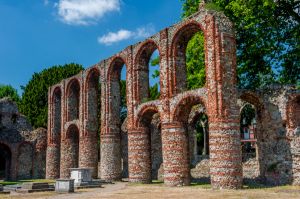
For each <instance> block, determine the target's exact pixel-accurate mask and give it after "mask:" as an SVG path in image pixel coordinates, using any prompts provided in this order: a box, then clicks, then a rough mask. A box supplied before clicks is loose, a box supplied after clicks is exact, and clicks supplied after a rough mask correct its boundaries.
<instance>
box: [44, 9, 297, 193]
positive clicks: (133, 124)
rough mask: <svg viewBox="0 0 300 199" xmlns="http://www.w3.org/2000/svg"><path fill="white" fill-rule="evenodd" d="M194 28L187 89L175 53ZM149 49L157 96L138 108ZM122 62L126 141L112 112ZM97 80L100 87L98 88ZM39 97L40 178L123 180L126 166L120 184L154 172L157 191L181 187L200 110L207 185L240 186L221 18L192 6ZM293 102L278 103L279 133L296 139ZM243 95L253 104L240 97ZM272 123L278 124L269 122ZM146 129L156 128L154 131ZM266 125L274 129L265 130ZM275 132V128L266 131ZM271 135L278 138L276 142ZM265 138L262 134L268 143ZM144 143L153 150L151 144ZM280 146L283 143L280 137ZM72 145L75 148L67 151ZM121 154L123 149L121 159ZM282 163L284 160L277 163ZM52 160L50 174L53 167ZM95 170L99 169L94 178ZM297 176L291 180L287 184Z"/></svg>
mask: <svg viewBox="0 0 300 199" xmlns="http://www.w3.org/2000/svg"><path fill="white" fill-rule="evenodd" d="M198 31H203V33H204V37H205V65H206V85H205V86H204V87H203V88H200V89H195V90H190V91H187V88H186V66H185V50H186V46H187V43H188V41H189V40H190V39H191V38H192V36H193V35H194V34H195V33H196V32H198ZM155 49H157V50H158V51H159V56H160V63H159V65H160V98H159V99H158V100H155V101H150V102H144V101H147V99H148V98H149V83H148V68H147V65H148V63H149V59H150V56H151V54H152V53H153V52H154V50H155ZM124 65H125V66H126V80H127V81H126V101H127V112H128V117H127V121H126V124H127V127H126V132H127V136H124V134H123V133H121V120H120V116H119V113H120V103H121V98H120V84H119V82H120V75H121V74H120V73H121V69H122V67H123V66H124ZM98 83H101V88H99V84H98ZM99 90H101V94H100V95H101V98H100V99H101V119H100V122H99V121H98V117H97V116H98V115H99V114H98V113H97V111H96V110H98V109H99V106H98V104H97V103H96V102H97V101H98V96H99V93H97V91H99ZM48 96H49V117H48V118H49V121H48V124H49V125H48V155H47V177H48V178H57V177H66V176H68V175H67V169H68V168H70V167H74V166H79V167H83V166H84V167H87V166H88V167H91V168H93V169H94V171H95V174H96V173H98V174H100V176H99V177H101V178H102V179H105V180H118V179H120V178H121V176H122V175H123V176H127V165H128V175H129V181H130V182H143V183H150V182H151V179H153V178H155V175H158V177H159V176H160V175H161V174H156V172H158V173H163V180H164V183H165V184H167V185H171V186H180V185H189V184H190V181H191V178H190V163H191V161H192V162H193V161H194V160H191V159H192V158H193V157H192V156H191V146H190V144H189V142H190V140H191V136H189V133H188V131H189V128H190V127H189V126H190V125H189V116H190V113H191V110H192V108H193V107H194V106H195V105H198V104H201V105H202V106H203V107H204V109H205V113H206V115H207V116H208V118H209V119H208V123H209V157H210V159H209V161H207V160H206V161H207V162H209V163H210V166H209V168H210V169H209V170H210V175H209V176H210V178H211V183H212V187H213V188H220V189H223V188H225V189H226V188H228V189H232V188H233V189H237V188H241V186H242V177H243V169H242V165H243V164H242V151H241V137H240V112H239V104H238V97H240V98H242V97H241V96H240V93H238V91H237V86H236V44H235V33H234V29H233V24H232V23H231V22H230V21H229V20H228V19H227V18H226V17H225V16H224V14H223V13H218V12H216V11H212V10H205V9H204V8H203V6H202V7H200V10H199V12H197V13H195V14H194V15H192V16H190V17H189V18H187V19H186V20H183V21H181V22H179V23H177V24H175V25H173V26H171V27H168V28H166V29H164V30H162V31H160V32H159V33H157V34H155V35H153V36H151V37H150V38H148V39H146V40H145V41H143V42H140V43H137V44H135V45H132V46H129V47H127V48H126V49H124V50H123V51H121V52H119V53H117V54H116V55H113V56H112V57H110V58H108V59H106V60H103V61H101V62H100V63H98V64H96V65H94V66H92V67H91V68H89V69H87V70H85V71H83V72H81V73H79V74H78V75H76V76H74V77H71V78H68V79H66V80H63V81H62V82H61V83H59V84H57V85H54V86H52V87H51V88H49V94H48ZM297 96H298V95H297ZM296 98H297V97H292V98H291V99H290V100H289V103H288V104H289V105H287V106H288V107H290V108H287V111H290V112H289V113H288V115H289V118H291V119H290V120H289V121H290V123H288V128H289V130H288V132H289V134H291V135H293V136H296V135H295V134H296V133H294V132H296V131H297V130H296V128H297V125H298V126H299V122H298V120H299V117H298V116H295V115H294V114H299V111H298V112H297V111H296V113H295V112H294V111H293V108H291V107H294V106H297V107H298V105H297V104H298V101H297V100H296V101H295V99H296ZM245 99H246V101H247V99H249V100H253V98H251V97H250V98H248V97H247V95H246V97H245ZM245 99H244V98H242V100H245ZM297 99H298V98H297ZM255 103H256V101H255ZM255 105H257V104H255ZM283 107H285V106H284V105H283ZM258 108H261V106H259V107H258ZM297 110H298V109H297ZM95 111H96V112H95ZM155 117H157V118H159V121H160V122H159V124H158V123H156V124H155V122H154V120H153V118H155ZM270 117H273V116H272V115H271V116H270ZM275 120H276V119H275ZM276 121H277V122H278V121H279V118H278V120H276ZM297 122H298V123H297ZM153 124H155V125H156V127H155V128H154V126H153ZM70 126H73V127H74V128H75V127H76V128H77V131H76V133H75V134H76V135H77V134H79V135H78V139H79V140H77V139H76V142H75V141H74V139H68V137H69V138H71V137H72V136H74V135H73V134H74V132H75V131H69V128H70ZM99 126H101V135H100V165H99V166H97V162H98V161H99V159H98V150H96V148H95V147H96V141H95V140H99V138H98V137H97V130H98V129H99ZM268 127H270V128H273V129H274V128H275V127H271V125H270V126H268ZM277 127H278V128H277ZM280 128H281V127H279V126H276V129H280ZM123 129H124V128H123ZM155 129H160V130H155ZM261 131H263V129H261ZM70 132H72V133H70ZM123 132H125V131H124V130H123ZM270 136H271V135H270ZM273 137H274V139H279V140H280V142H285V141H284V139H281V138H279V137H278V136H277V137H276V136H273ZM273 137H272V136H271V138H272V139H273ZM127 139H128V143H126V142H127ZM259 139H260V138H259ZM262 139H264V140H266V138H262ZM124 140H125V141H124ZM293 140H294V142H293V143H294V145H295V146H297V145H298V144H297V143H299V142H298V141H296V140H297V139H293ZM153 141H154V142H156V143H157V145H153V144H152V142H153ZM160 142H161V144H160ZM286 142H287V143H289V142H288V141H287V140H286ZM72 143H73V144H72ZM74 143H76V147H75V148H76V150H73V148H72V147H73V146H74ZM78 143H79V144H78ZM265 144H266V145H268V144H269V143H268V142H267V143H264V142H263V143H261V146H258V148H259V151H262V150H261V149H260V148H262V146H264V145H265ZM77 145H79V149H78V150H77V147H78V146H77ZM71 146H72V147H71ZM70 147H71V148H72V150H70ZM127 147H128V149H127ZM266 148H268V147H266ZM98 149H99V148H98ZM272 149H273V150H275V149H274V148H272ZM122 150H123V152H121V151H122ZM124 150H128V153H126V152H124ZM59 151H60V153H59ZM77 151H78V152H77ZM272 153H273V152H271V151H270V152H269V154H270V155H267V156H264V158H267V157H268V156H271V155H272ZM296 154H297V153H295V155H294V156H293V158H294V160H297V158H298V156H297V155H296ZM160 155H161V157H160ZM59 156H60V157H59ZM127 157H128V160H127ZM280 157H282V158H283V156H280ZM270 158H271V157H270ZM122 159H123V161H122ZM200 159H201V158H200ZM162 160H163V162H162ZM195 160H196V159H195ZM290 160H291V159H290ZM202 161H203V160H202ZM127 162H128V164H127ZM260 162H261V158H259V169H260V173H262V171H264V170H263V169H262V168H264V167H265V166H262V165H261V163H260ZM287 162H288V160H287V159H285V160H284V161H283V162H282V164H285V163H287ZM58 164H60V176H58V172H57V171H54V170H53V168H57V167H58ZM195 164H197V163H196V162H195ZM162 165H163V166H162ZM293 165H294V170H293V172H294V173H296V171H297V170H298V167H299V165H298V166H296V164H293ZM98 168H99V169H100V171H98V172H96V171H97V169H98ZM255 168H257V167H255ZM122 169H123V171H122ZM291 169H292V168H291ZM290 171H291V170H290ZM248 173H249V172H248ZM260 175H261V174H260ZM206 177H208V176H206ZM159 178H161V177H159ZM296 179H297V180H296ZM298 180H299V179H298V178H296V175H295V181H298Z"/></svg>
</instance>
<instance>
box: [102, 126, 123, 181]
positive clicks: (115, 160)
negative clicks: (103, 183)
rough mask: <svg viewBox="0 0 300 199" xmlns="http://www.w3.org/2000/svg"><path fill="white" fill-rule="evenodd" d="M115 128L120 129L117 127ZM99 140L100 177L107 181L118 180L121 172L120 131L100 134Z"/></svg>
mask: <svg viewBox="0 0 300 199" xmlns="http://www.w3.org/2000/svg"><path fill="white" fill-rule="evenodd" d="M111 130H112V129H111ZM115 130H116V131H117V132H119V131H120V129H119V128H117V129H115ZM116 131H114V132H116ZM110 132H112V131H110ZM100 140H101V144H100V147H101V150H100V151H101V166H100V167H101V179H103V180H107V181H115V180H120V179H121V174H122V169H121V168H122V167H121V141H120V133H109V134H102V135H101V138H100Z"/></svg>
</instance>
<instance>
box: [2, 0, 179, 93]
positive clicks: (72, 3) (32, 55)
mask: <svg viewBox="0 0 300 199" xmlns="http://www.w3.org/2000/svg"><path fill="white" fill-rule="evenodd" d="M180 14H181V2H180V0H0V16H1V17H0V69H1V70H0V84H10V85H12V86H13V87H14V88H16V89H18V92H19V93H21V90H20V86H21V85H26V84H27V82H28V81H29V79H30V78H31V76H32V74H33V73H34V72H39V71H41V70H43V69H44V68H48V67H50V66H52V65H58V64H61V65H62V64H65V63H70V62H75V63H79V64H82V65H83V66H84V67H85V68H87V67H89V66H91V65H93V64H95V63H97V62H99V61H100V60H102V59H105V58H107V57H110V56H111V55H113V54H114V53H117V52H118V51H120V50H122V49H124V48H125V47H127V46H128V45H131V44H134V43H136V42H138V41H141V40H143V39H144V38H146V37H148V36H150V35H152V34H155V33H156V32H158V31H159V30H161V29H163V28H165V27H167V26H170V25H172V24H174V23H176V22H177V21H179V20H180Z"/></svg>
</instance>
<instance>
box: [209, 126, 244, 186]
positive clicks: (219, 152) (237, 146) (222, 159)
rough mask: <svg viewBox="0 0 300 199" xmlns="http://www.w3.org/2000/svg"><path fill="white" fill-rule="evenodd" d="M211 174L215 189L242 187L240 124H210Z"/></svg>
mask: <svg viewBox="0 0 300 199" xmlns="http://www.w3.org/2000/svg"><path fill="white" fill-rule="evenodd" d="M209 134H210V135H209V150H210V174H211V184H212V187H213V189H239V188H241V187H242V181H243V178H242V152H241V140H240V132H239V124H238V123H222V122H220V123H210V127H209Z"/></svg>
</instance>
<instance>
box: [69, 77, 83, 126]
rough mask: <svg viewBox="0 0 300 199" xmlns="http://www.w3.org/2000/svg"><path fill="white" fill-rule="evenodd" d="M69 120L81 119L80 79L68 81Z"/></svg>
mask: <svg viewBox="0 0 300 199" xmlns="http://www.w3.org/2000/svg"><path fill="white" fill-rule="evenodd" d="M66 98H67V121H72V120H76V119H79V106H80V81H79V80H78V79H77V78H73V79H72V80H70V81H69V82H68V85H67V90H66Z"/></svg>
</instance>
